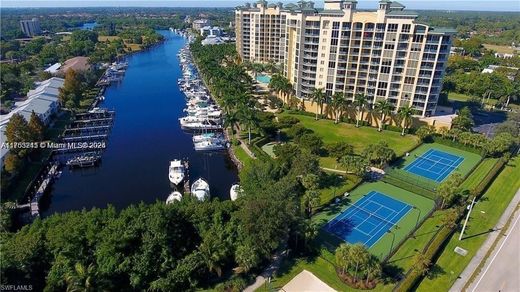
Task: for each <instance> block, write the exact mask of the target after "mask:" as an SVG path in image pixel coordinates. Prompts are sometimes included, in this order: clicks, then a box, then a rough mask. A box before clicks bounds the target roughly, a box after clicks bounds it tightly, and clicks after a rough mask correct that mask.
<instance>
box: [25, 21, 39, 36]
mask: <svg viewBox="0 0 520 292" xmlns="http://www.w3.org/2000/svg"><path fill="white" fill-rule="evenodd" d="M20 27H21V28H22V32H23V33H24V34H25V35H26V36H29V37H33V36H35V35H39V34H40V33H41V32H42V31H41V28H40V21H39V20H38V18H33V19H31V20H20Z"/></svg>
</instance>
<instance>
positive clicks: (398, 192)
mask: <svg viewBox="0 0 520 292" xmlns="http://www.w3.org/2000/svg"><path fill="white" fill-rule="evenodd" d="M371 191H378V192H380V193H383V194H385V195H388V196H390V197H392V198H394V199H397V200H400V201H402V202H404V203H407V204H409V205H412V206H415V207H416V208H417V209H412V210H410V211H409V212H408V213H407V214H406V215H405V216H404V217H403V218H401V220H400V221H399V222H398V224H397V225H398V226H399V227H398V228H393V229H392V230H393V231H392V233H386V234H385V235H383V237H381V239H379V240H378V241H377V242H376V243H375V244H374V245H372V246H371V247H370V248H369V251H370V252H371V253H373V254H374V255H376V256H378V257H379V258H384V257H385V256H386V255H387V254H388V253H389V252H390V248H391V247H396V246H397V245H398V243H399V242H401V241H402V240H404V239H405V237H406V235H407V234H408V233H409V232H411V231H412V230H413V229H414V228H415V225H416V223H417V219H418V217H420V218H424V217H426V215H428V212H430V211H431V210H432V209H433V207H434V202H433V201H432V200H429V199H427V198H425V197H421V196H419V195H416V194H414V193H411V192H408V191H406V190H403V189H400V188H398V187H395V186H393V185H390V184H387V183H384V182H375V183H365V184H362V185H360V186H359V187H357V188H356V189H354V190H353V191H352V192H351V194H350V196H349V198H348V199H346V200H344V201H343V202H341V203H340V204H336V205H330V206H328V207H327V208H324V209H323V212H320V213H318V214H316V215H315V216H314V217H313V221H314V222H317V223H318V224H319V225H320V226H322V225H324V224H325V223H327V222H328V221H330V220H331V219H332V218H334V217H336V216H337V215H338V214H340V213H342V212H343V211H344V210H346V209H347V208H348V205H349V204H351V203H355V202H356V201H358V200H359V199H361V198H362V197H363V196H364V195H366V194H368V193H369V192H371ZM419 210H420V212H419ZM394 236H395V240H394ZM319 237H320V238H321V241H322V243H323V247H326V248H330V249H331V250H333V249H335V248H336V247H337V246H338V245H339V244H340V243H342V242H343V241H342V240H340V239H339V238H337V237H334V236H333V235H331V234H330V233H328V232H325V231H323V230H320V235H319ZM392 242H393V244H392Z"/></svg>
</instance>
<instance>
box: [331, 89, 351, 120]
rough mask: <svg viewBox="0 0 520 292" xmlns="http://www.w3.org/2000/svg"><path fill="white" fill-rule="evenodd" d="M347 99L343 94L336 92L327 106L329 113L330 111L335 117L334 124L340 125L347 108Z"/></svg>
mask: <svg viewBox="0 0 520 292" xmlns="http://www.w3.org/2000/svg"><path fill="white" fill-rule="evenodd" d="M346 103H347V99H346V98H345V95H344V94H343V93H341V92H336V93H334V95H332V98H331V100H330V103H329V104H328V105H327V111H330V112H331V114H333V116H334V124H337V123H339V120H340V119H341V116H342V115H343V111H344V110H345V108H346Z"/></svg>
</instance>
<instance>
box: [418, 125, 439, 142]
mask: <svg viewBox="0 0 520 292" xmlns="http://www.w3.org/2000/svg"><path fill="white" fill-rule="evenodd" d="M433 134H435V127H434V126H429V125H424V126H420V127H419V128H418V129H417V131H415V135H417V137H419V139H421V141H426V140H428V139H429V138H431V136H432V135H433Z"/></svg>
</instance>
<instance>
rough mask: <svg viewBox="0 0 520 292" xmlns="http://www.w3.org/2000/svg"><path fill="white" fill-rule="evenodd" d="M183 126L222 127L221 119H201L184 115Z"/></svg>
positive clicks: (196, 127) (181, 120)
mask: <svg viewBox="0 0 520 292" xmlns="http://www.w3.org/2000/svg"><path fill="white" fill-rule="evenodd" d="M180 123H181V127H182V128H184V129H187V130H219V129H222V125H221V124H220V120H219V119H201V118H197V117H189V116H188V117H184V118H181V119H180Z"/></svg>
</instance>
